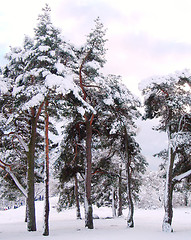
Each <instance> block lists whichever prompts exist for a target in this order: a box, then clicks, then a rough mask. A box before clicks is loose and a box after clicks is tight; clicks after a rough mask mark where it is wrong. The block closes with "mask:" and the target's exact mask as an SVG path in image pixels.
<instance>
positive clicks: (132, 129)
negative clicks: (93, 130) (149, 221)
mask: <svg viewBox="0 0 191 240" xmlns="http://www.w3.org/2000/svg"><path fill="white" fill-rule="evenodd" d="M106 82H107V85H108V90H107V94H108V97H107V98H106V99H105V100H104V101H105V103H106V104H108V106H110V115H109V116H108V118H106V119H105V124H106V125H104V127H105V129H106V131H107V133H106V136H108V138H109V141H107V142H108V146H110V147H111V150H112V151H114V152H115V154H116V155H118V156H119V157H120V158H121V164H123V165H124V166H125V169H126V185H127V202H128V206H129V215H128V218H127V226H128V227H133V226H134V221H133V213H134V207H133V199H132V192H133V191H134V192H136V191H138V189H139V187H138V186H139V185H140V178H141V177H140V174H141V173H144V171H145V170H146V166H147V163H146V161H145V159H144V157H143V156H142V155H141V153H140V147H139V145H138V143H137V142H136V140H135V136H136V125H135V120H136V119H137V118H138V117H139V116H140V113H139V110H138V108H139V107H140V102H139V100H138V99H136V97H135V96H133V95H132V93H131V92H130V91H129V90H128V89H127V88H126V86H125V85H124V84H122V82H121V79H120V77H119V76H114V75H110V76H108V79H107V81H106ZM114 156H115V155H114ZM133 175H134V176H136V177H135V179H133ZM133 185H134V186H133Z"/></svg>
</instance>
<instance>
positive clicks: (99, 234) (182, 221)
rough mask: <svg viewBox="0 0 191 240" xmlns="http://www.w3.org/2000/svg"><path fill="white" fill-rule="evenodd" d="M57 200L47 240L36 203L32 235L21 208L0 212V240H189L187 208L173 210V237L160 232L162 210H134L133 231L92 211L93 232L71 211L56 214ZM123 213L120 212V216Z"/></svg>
mask: <svg viewBox="0 0 191 240" xmlns="http://www.w3.org/2000/svg"><path fill="white" fill-rule="evenodd" d="M56 201H57V199H56V198H52V199H51V212H50V236H48V237H44V236H42V216H43V202H36V212H37V228H38V230H37V231H36V232H27V231H26V223H25V222H24V217H25V207H20V208H18V209H11V210H7V211H0V239H2V240H11V239H14V240H29V239H31V240H32V239H35V240H40V239H46V238H47V239H51V240H64V239H67V240H114V239H115V240H116V239H120V240H127V239H129V240H138V239H141V240H151V239H152V240H153V239H154V240H161V239H163V240H171V239H173V240H190V239H191V208H178V209H174V219H173V228H174V232H173V233H164V232H162V231H161V224H162V219H163V215H164V210H163V209H157V210H143V209H136V210H135V217H134V220H135V227H134V228H133V229H128V228H126V221H125V217H121V218H115V219H105V218H107V217H111V209H110V208H99V209H98V208H94V214H95V215H98V216H99V217H100V219H95V220H94V226H95V228H94V229H93V230H89V229H85V228H84V220H76V219H75V209H71V210H65V211H63V212H61V213H57V211H56V209H55V207H54V206H55V204H56ZM126 214H127V212H126V211H124V215H126Z"/></svg>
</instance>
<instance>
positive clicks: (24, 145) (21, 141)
mask: <svg viewBox="0 0 191 240" xmlns="http://www.w3.org/2000/svg"><path fill="white" fill-rule="evenodd" d="M15 136H16V137H17V138H18V140H19V142H20V143H21V145H22V146H23V148H24V149H25V151H26V152H28V151H29V148H28V146H27V144H26V143H25V141H24V140H23V138H22V137H21V136H20V135H18V134H15Z"/></svg>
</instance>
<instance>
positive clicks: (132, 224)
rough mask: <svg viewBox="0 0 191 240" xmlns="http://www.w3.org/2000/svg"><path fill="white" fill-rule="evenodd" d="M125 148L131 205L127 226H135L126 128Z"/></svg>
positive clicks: (128, 198)
mask: <svg viewBox="0 0 191 240" xmlns="http://www.w3.org/2000/svg"><path fill="white" fill-rule="evenodd" d="M125 148H126V149H125V150H126V178H127V202H128V207H129V213H128V216H127V227H130V228H133V227H134V220H133V215H134V205H133V200H132V193H131V174H130V166H131V156H130V154H129V148H128V135H127V130H126V128H125Z"/></svg>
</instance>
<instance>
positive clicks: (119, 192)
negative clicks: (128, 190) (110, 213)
mask: <svg viewBox="0 0 191 240" xmlns="http://www.w3.org/2000/svg"><path fill="white" fill-rule="evenodd" d="M121 175H122V169H121V167H120V169H119V185H118V212H117V215H118V217H120V216H122V215H123V212H122V189H121V187H122V179H121Z"/></svg>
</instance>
